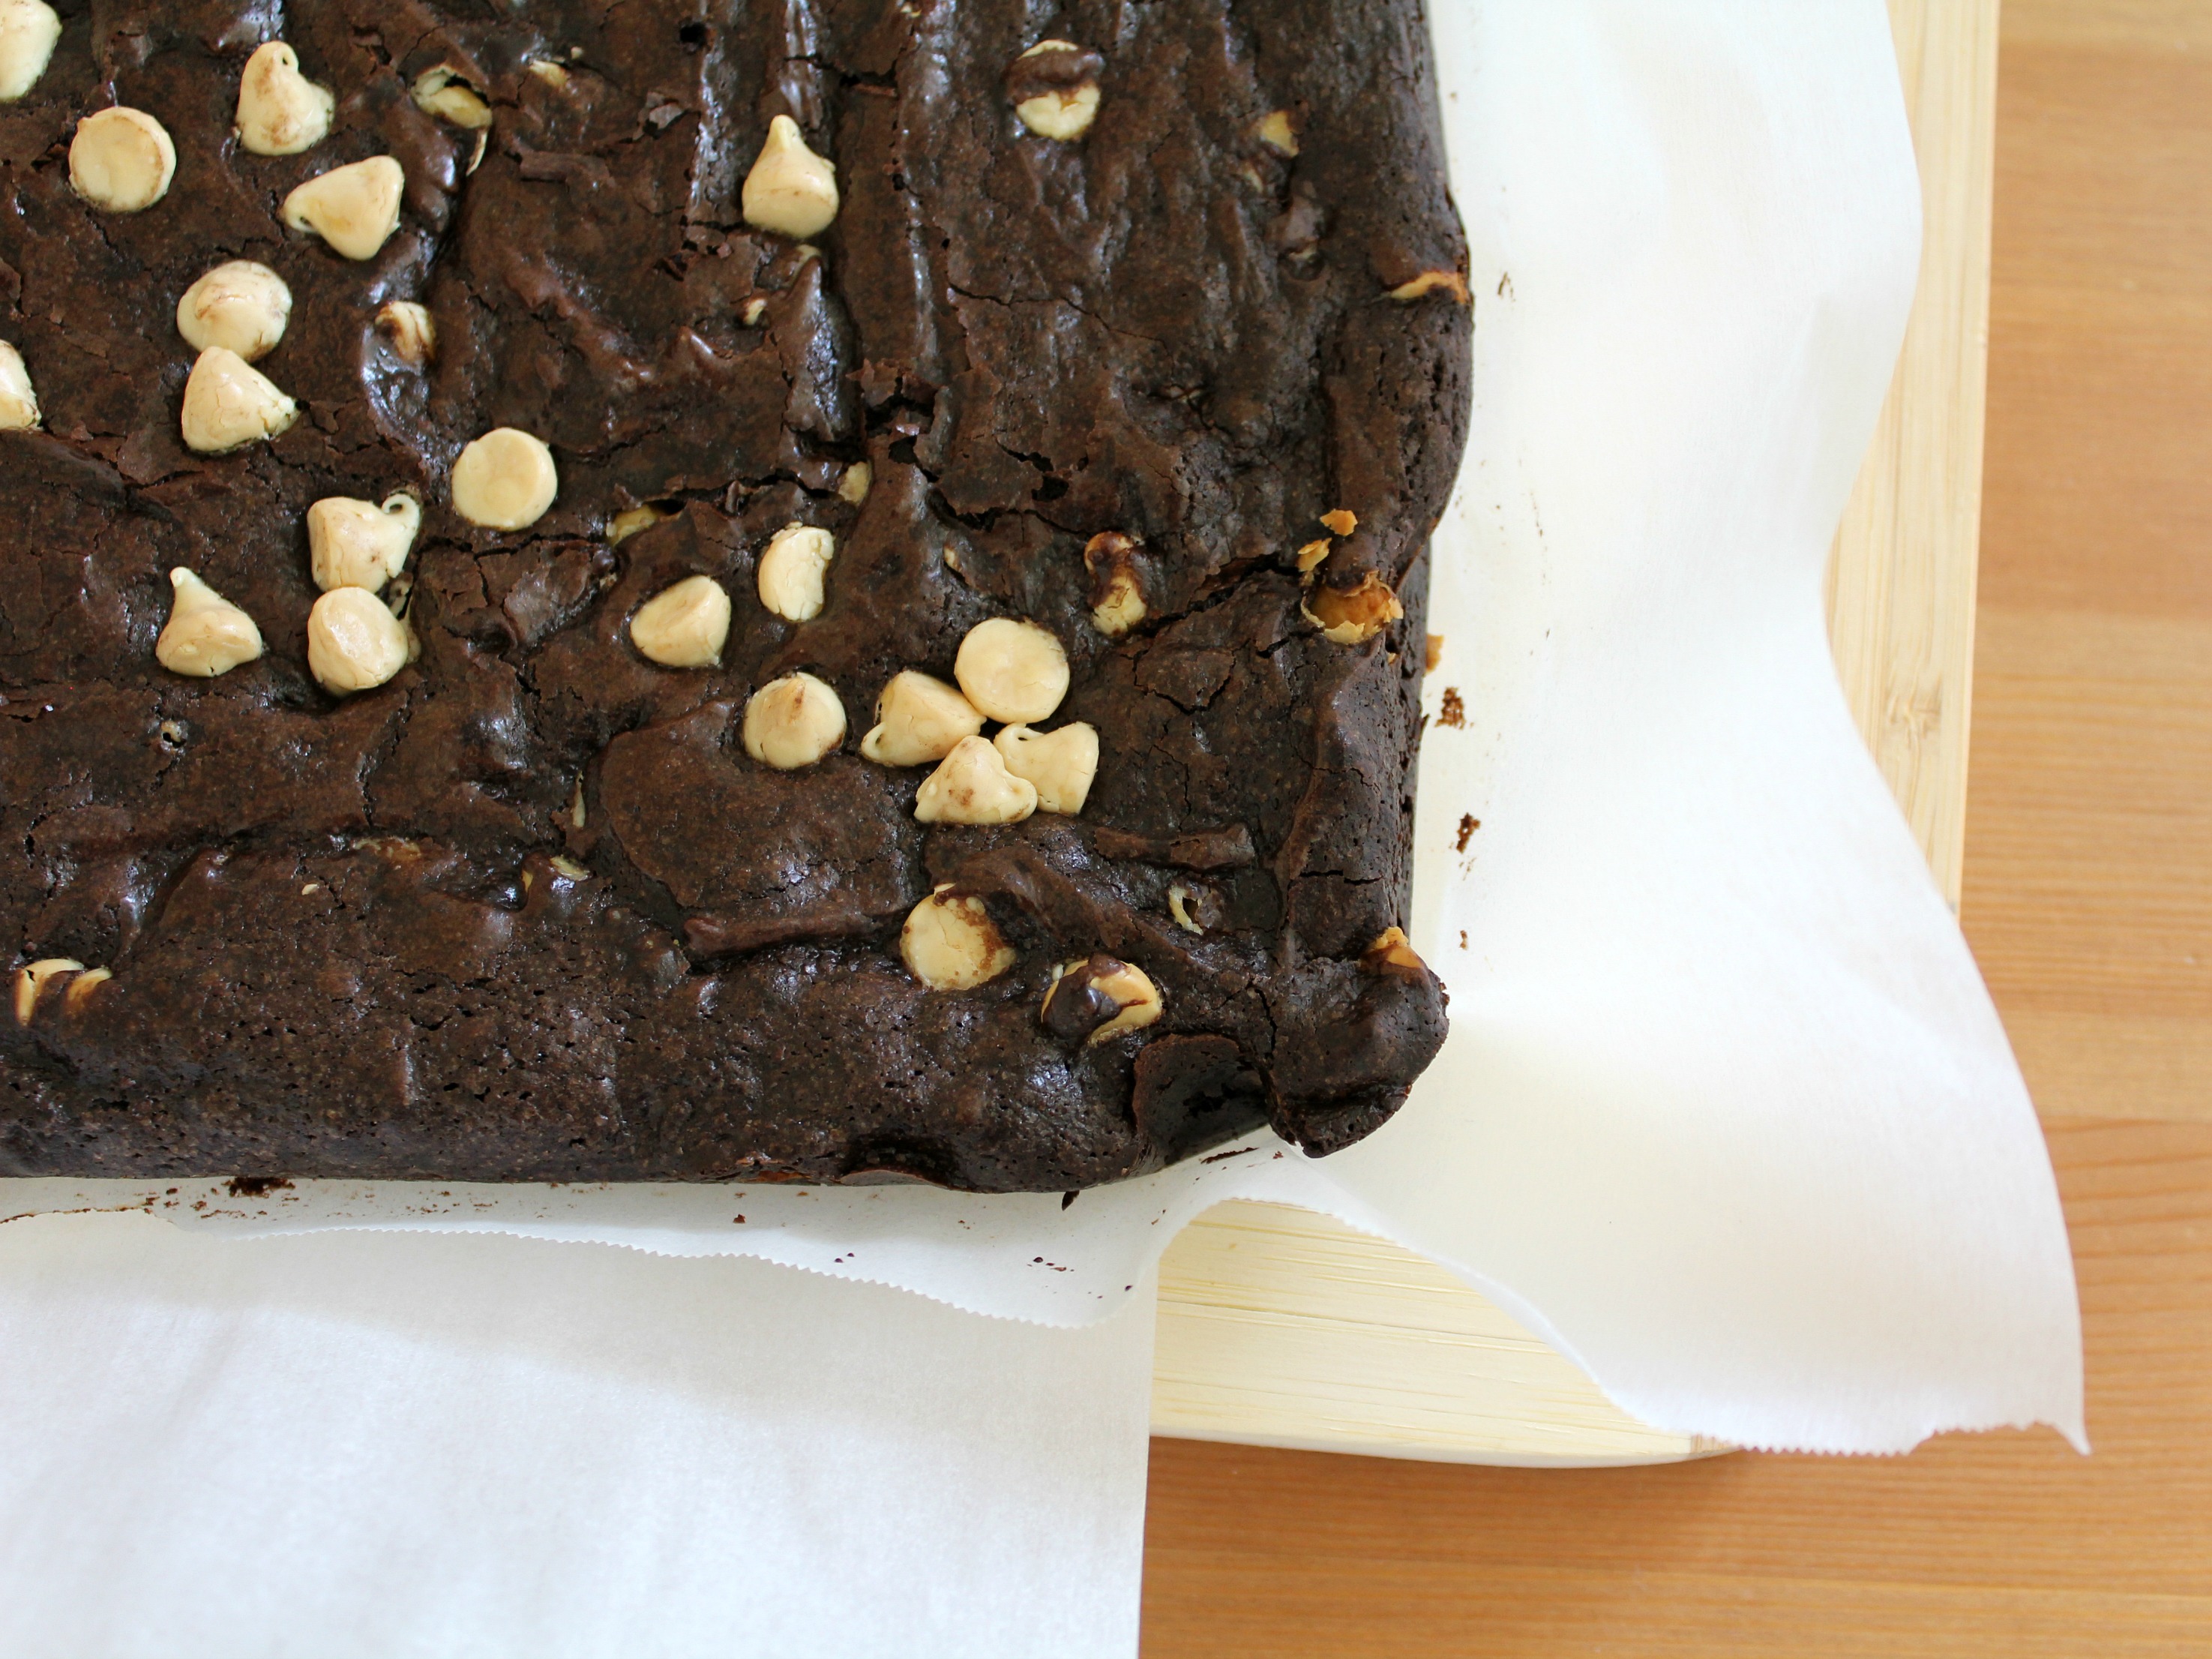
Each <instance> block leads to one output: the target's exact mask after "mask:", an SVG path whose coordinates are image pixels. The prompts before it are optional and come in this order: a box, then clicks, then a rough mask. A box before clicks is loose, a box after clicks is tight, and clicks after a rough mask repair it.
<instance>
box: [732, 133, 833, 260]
mask: <svg viewBox="0 0 2212 1659" xmlns="http://www.w3.org/2000/svg"><path fill="white" fill-rule="evenodd" d="M743 201H744V215H745V222H746V223H747V224H749V225H757V226H758V227H759V228H761V229H763V230H772V231H774V232H775V233H776V234H778V235H779V236H788V237H791V238H792V239H793V240H799V241H803V240H805V239H806V238H807V237H809V236H812V235H815V234H818V233H819V232H821V231H824V230H827V229H828V228H829V222H830V221H831V220H833V219H835V218H836V216H837V169H836V167H835V166H834V165H832V164H831V163H830V162H829V161H828V160H827V159H826V158H824V157H823V156H819V155H816V154H815V153H814V152H813V151H812V150H811V149H807V148H806V140H805V138H804V137H800V135H799V123H798V122H796V121H794V120H793V119H792V118H790V117H789V116H788V115H779V116H777V117H776V118H775V119H774V120H772V121H770V122H769V124H768V142H767V143H764V144H763V145H762V146H761V153H760V157H759V159H758V160H757V161H754V163H753V166H752V171H751V172H750V173H747V174H745V187H744V195H743Z"/></svg>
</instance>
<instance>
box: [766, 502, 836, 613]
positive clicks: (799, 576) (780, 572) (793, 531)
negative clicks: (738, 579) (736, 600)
mask: <svg viewBox="0 0 2212 1659" xmlns="http://www.w3.org/2000/svg"><path fill="white" fill-rule="evenodd" d="M836 556H837V542H836V538H835V537H833V536H832V535H830V533H829V532H828V531H826V530H818V529H817V528H815V527H814V526H811V525H804V524H787V525H786V526H784V527H783V528H782V529H781V530H779V531H777V532H775V535H773V536H771V537H770V538H769V544H768V548H767V550H765V551H764V552H763V553H762V555H761V557H760V600H761V603H762V604H763V605H766V606H767V607H768V608H769V610H771V611H775V614H776V615H777V616H779V617H782V618H783V619H784V620H785V621H786V622H811V621H813V620H814V618H815V617H818V616H820V615H821V614H822V579H823V577H824V576H826V575H827V574H829V561H830V560H831V559H833V558H835V557H836Z"/></svg>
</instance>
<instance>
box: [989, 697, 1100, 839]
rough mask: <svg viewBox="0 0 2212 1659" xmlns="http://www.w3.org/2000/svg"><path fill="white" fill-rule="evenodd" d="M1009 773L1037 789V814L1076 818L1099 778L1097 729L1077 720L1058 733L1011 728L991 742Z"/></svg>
mask: <svg viewBox="0 0 2212 1659" xmlns="http://www.w3.org/2000/svg"><path fill="white" fill-rule="evenodd" d="M991 743H992V746H993V747H994V748H995V749H997V750H998V751H999V753H1000V755H1001V756H1002V757H1004V758H1005V760H1006V770H1008V771H1009V772H1011V773H1012V774H1013V775H1015V776H1016V777H1018V778H1026V779H1028V780H1029V781H1030V783H1031V784H1033V785H1035V786H1036V796H1037V811H1040V812H1057V813H1059V814H1060V815H1061V816H1062V817H1071V818H1072V817H1074V816H1075V815H1076V814H1077V813H1078V812H1080V811H1082V810H1083V803H1084V801H1085V799H1086V798H1087V797H1088V796H1089V795H1090V793H1091V779H1093V778H1095V777H1097V775H1098V728H1097V726H1092V725H1091V724H1090V723H1089V722H1088V721H1087V720H1076V721H1074V722H1073V723H1072V724H1070V725H1067V726H1061V727H1060V730H1059V731H1057V732H1033V731H1031V730H1030V728H1029V727H1028V726H1006V727H1005V728H1004V729H1002V730H1001V731H1000V733H999V735H998V736H997V737H995V738H992V739H991Z"/></svg>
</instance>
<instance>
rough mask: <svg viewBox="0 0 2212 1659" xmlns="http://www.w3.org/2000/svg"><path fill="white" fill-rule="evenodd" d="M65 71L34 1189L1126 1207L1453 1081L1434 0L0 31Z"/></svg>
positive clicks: (20, 688) (16, 378)
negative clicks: (1439, 874) (598, 1187)
mask: <svg viewBox="0 0 2212 1659" xmlns="http://www.w3.org/2000/svg"><path fill="white" fill-rule="evenodd" d="M49 19H51V20H52V21H54V22H57V23H58V28H50V27H47V26H46V25H47V20H49ZM11 82H25V84H24V85H23V86H22V87H21V88H16V90H17V92H18V95H16V96H15V97H14V99H13V100H12V101H9V102H7V103H4V104H0V207H3V208H4V211H0V339H4V340H5V341H6V342H7V343H8V345H9V347H10V348H12V349H10V350H7V351H0V423H4V424H5V425H7V426H8V427H9V428H13V429H9V430H5V431H0V525H4V526H5V529H4V532H3V533H4V534H5V536H6V538H7V556H6V560H5V567H4V569H5V574H4V580H0V694H4V695H0V826H4V833H5V835H6V836H7V837H8V838H9V844H10V845H11V846H13V847H15V848H18V849H20V852H21V858H20V859H19V860H15V861H14V862H13V863H11V865H10V866H9V869H8V872H7V873H6V875H5V877H4V878H0V930H4V936H5V938H6V939H7V941H8V946H9V949H10V950H12V951H16V952H17V953H18V957H17V961H18V964H19V965H18V969H17V971H16V973H15V979H14V982H13V988H14V998H13V1006H12V1013H13V1018H4V1017H0V1034H4V1035H0V1042H4V1045H5V1057H4V1061H3V1062H0V1066H4V1083H5V1087H4V1091H0V1170H5V1171H7V1172H10V1173H15V1174H21V1175H48V1174H65V1175H70V1176H157V1175H180V1174H231V1173H236V1174H241V1175H246V1176H358V1177H368V1176H381V1177H394V1178H397V1177H438V1178H447V1179H473V1180H508V1179H531V1180H562V1181H566V1180H647V1179H650V1180H712V1181H736V1180H744V1181H757V1180H789V1181H807V1182H832V1181H841V1180H861V1181H867V1180H881V1179H896V1178H902V1177H903V1178H917V1179H921V1180H926V1181H931V1182H940V1183H944V1184H947V1185H951V1186H955V1187H962V1188H975V1189H981V1190H1018V1189H1030V1190H1035V1189H1048V1190H1049V1189H1067V1188H1078V1187H1082V1186H1085V1185H1088V1184H1091V1183H1096V1182H1104V1181H1110V1180H1114V1179H1116V1178H1119V1177H1122V1176H1129V1175H1132V1174H1135V1173H1139V1172H1142V1171H1145V1170H1152V1169H1156V1168H1158V1167H1159V1166H1160V1165H1162V1164H1164V1163H1166V1162H1168V1161H1170V1160H1173V1159H1176V1158H1182V1157H1184V1156H1186V1155H1188V1154H1189V1153H1191V1152H1194V1151H1198V1150H1202V1149H1204V1148H1206V1147H1207V1146H1212V1145H1214V1144H1217V1143H1218V1142H1219V1141H1220V1140H1222V1139H1224V1138H1225V1137H1227V1136H1230V1135H1232V1134H1237V1133H1244V1132H1246V1131H1248V1130H1249V1129H1251V1128H1254V1127H1256V1126H1258V1125H1260V1124H1261V1123H1262V1122H1265V1123H1267V1124H1270V1125H1272V1126H1273V1127H1274V1128H1275V1129H1276V1130H1278V1131H1279V1133H1282V1134H1284V1135H1285V1136H1287V1137H1289V1138H1290V1139H1293V1140H1295V1141H1297V1143H1299V1144H1300V1145H1302V1146H1305V1147H1306V1148H1308V1149H1310V1150H1311V1151H1314V1152H1328V1151H1330V1150H1333V1149H1334V1148H1337V1147H1340V1146H1344V1145H1346V1144H1347V1143H1349V1142H1351V1141H1352V1140H1355V1139H1358V1138H1359V1137H1360V1136H1362V1135H1364V1134H1365V1133H1368V1132H1369V1131H1370V1130H1372V1129H1373V1128H1374V1127H1376V1125H1377V1124H1379V1123H1381V1122H1382V1121H1383V1120H1384V1119H1385V1118H1386V1117H1388V1116H1389V1114H1390V1113H1391V1111H1392V1110H1394V1109H1395V1107H1396V1106H1397V1105H1398V1103H1400V1102H1401V1100H1402V1099H1403V1097H1404V1096H1405V1093H1406V1090H1407V1085H1408V1084H1409V1083H1410V1082H1411V1081H1412V1079H1413V1078H1414V1076H1415V1075H1416V1074H1417V1073H1419V1071H1420V1070H1421V1068H1422V1067H1423V1066H1425V1064H1427V1062H1428V1061H1429V1060H1430V1059H1431V1056H1432V1055H1433V1054H1435V1053H1436V1051H1437V1046H1438V1044H1439V1043H1440V1042H1441V1041H1442V1038H1443V1029H1444V1015H1443V991H1442V988H1441V987H1440V986H1439V985H1438V983H1437V980H1436V978H1435V977H1434V975H1432V974H1431V973H1430V971H1429V970H1428V969H1426V968H1425V966H1424V965H1423V964H1422V963H1420V961H1419V959H1418V958H1417V957H1415V956H1414V955H1413V952H1412V951H1410V950H1409V949H1408V948H1407V946H1406V945H1405V943H1404V939H1403V936H1402V934H1400V933H1397V932H1395V927H1396V926H1397V924H1400V923H1401V922H1402V921H1404V920H1405V912H1406V906H1407V872H1408V864H1409V840H1410V825H1411V819H1412V807H1413V769H1414V756H1415V750H1416V745H1417V741H1418V738H1419V724H1420V717H1419V708H1418V696H1419V682H1420V675H1421V671H1422V667H1423V655H1424V642H1425V635H1424V633H1423V617H1422V613H1423V597H1424V592H1425V585H1426V577H1425V569H1426V567H1425V550H1426V546H1427V541H1428V537H1429V534H1430V532H1431V528H1432V527H1433V526H1434V524H1435V522H1436V520H1437V517H1438V515H1439V514H1440V513H1441V512H1442V510H1443V504H1444V500H1445V495H1446V492H1447V490H1448V489H1449V485H1450V483H1451V480H1452V477H1453V475H1454V472H1455V469H1456V465H1457V462H1458V459H1459V455H1460V450H1461V447H1462V441H1463V438H1464V434H1465V427H1466V420H1467V411H1468V363H1469V348H1468V341H1469V330H1470V326H1471V310H1470V307H1469V304H1468V290H1467V285H1466V281H1465V276H1464V270H1465V259H1466V254H1465V247H1464V244H1463V241H1462V235H1461V232H1460V229H1459V227H1458V224H1457V222H1456V221H1455V216H1454V213H1453V210H1452V206H1451V203H1450V200H1449V195H1448V193H1447V191H1446V186H1445V180H1444V175H1443V158H1442V151H1441V143H1440V138H1439V134H1438V129H1437V110H1436V105H1435V93H1434V81H1433V75H1432V70H1431V63H1430V59H1429V49H1428V45H1427V39H1426V34H1425V28H1424V26H1423V20H1422V16H1421V14H1420V10H1419V6H1418V4H1417V3H1415V0H1174V3H1171V4H1143V3H1129V0H1067V3H1065V4H1060V5H1038V4H1036V3H1032V0H629V3H620V4H609V3H604V0H601V3H592V4H586V3H581V0H534V3H532V4H530V5H527V6H517V5H500V6H495V5H490V4H487V3H483V0H472V3H458V0H456V3H441V4H434V3H427V0H295V3H293V4H290V5H288V6H283V7H276V6H271V5H268V4H265V3H262V0H228V3H223V0H162V3H158V4H157V3H150V0H92V3H85V0H68V3H60V4H58V5H57V7H56V8H55V9H54V12H52V13H48V12H47V11H46V9H45V8H44V7H42V6H40V5H38V4H36V3H35V0H0V93H5V92H7V91H9V89H10V85H11ZM102 112H105V113H102ZM134 112H135V113H134Z"/></svg>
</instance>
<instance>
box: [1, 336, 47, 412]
mask: <svg viewBox="0 0 2212 1659" xmlns="http://www.w3.org/2000/svg"><path fill="white" fill-rule="evenodd" d="M39 419H40V416H39V394H38V392H37V389H36V388H34V387H33V386H32V385H31V370H30V367H29V365H27V363H25V362H24V361H23V354H22V353H21V352H20V351H18V350H16V349H15V347H14V346H13V345H11V344H10V343H9V342H7V341H6V340H0V432H28V431H30V430H32V429H33V428H34V427H36V426H37V425H38V424H39Z"/></svg>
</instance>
